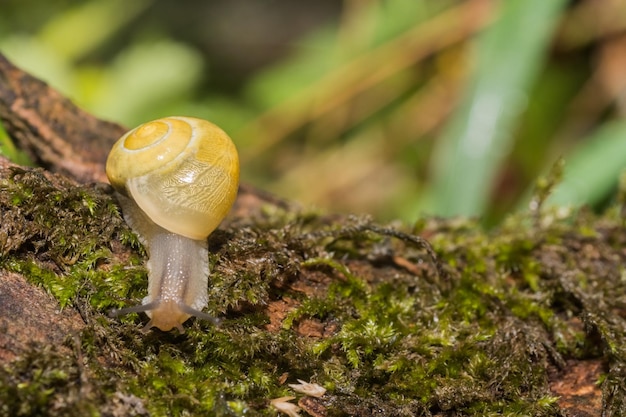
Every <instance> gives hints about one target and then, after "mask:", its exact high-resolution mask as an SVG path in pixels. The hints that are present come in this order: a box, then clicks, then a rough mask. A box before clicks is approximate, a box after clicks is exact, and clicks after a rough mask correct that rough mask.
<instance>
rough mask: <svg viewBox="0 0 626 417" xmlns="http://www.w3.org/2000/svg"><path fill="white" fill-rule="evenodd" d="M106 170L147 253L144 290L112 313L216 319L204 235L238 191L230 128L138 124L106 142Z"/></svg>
mask: <svg viewBox="0 0 626 417" xmlns="http://www.w3.org/2000/svg"><path fill="white" fill-rule="evenodd" d="M106 173H107V176H108V178H109V181H110V182H111V185H112V186H113V188H114V189H115V191H116V196H117V198H118V201H119V203H120V206H121V208H122V214H123V216H124V219H125V220H126V222H127V223H128V225H129V226H130V227H131V228H132V229H133V231H135V233H137V235H138V236H139V240H140V241H141V243H142V244H143V245H144V247H145V248H146V250H147V252H148V255H149V259H148V261H147V265H146V266H147V269H148V295H147V296H146V297H145V298H144V299H143V301H142V304H141V305H138V306H134V307H128V308H124V309H120V310H113V311H112V312H111V315H112V316H119V315H122V314H126V313H132V312H145V313H146V314H147V315H148V317H150V321H149V322H148V324H147V325H146V326H145V327H144V329H143V330H144V331H148V330H149V329H150V328H152V327H157V328H159V329H161V330H163V331H169V330H171V329H173V328H177V329H178V330H179V332H181V333H184V328H183V326H182V323H184V322H185V321H186V320H187V319H189V318H190V317H192V316H194V317H198V318H203V319H208V320H211V321H212V322H214V323H216V322H217V320H216V319H215V318H214V317H213V316H211V315H209V314H206V313H203V312H202V309H203V308H205V307H206V306H207V304H208V295H207V285H208V275H209V263H208V262H209V259H208V245H207V237H208V236H209V234H211V232H213V230H215V229H216V228H217V226H218V225H219V223H220V222H221V221H222V220H223V219H224V217H226V215H227V214H228V212H229V211H230V208H231V206H232V205H233V203H234V201H235V198H236V196H237V189H238V185H239V158H238V156H237V149H236V148H235V145H234V144H233V142H232V141H231V140H230V138H229V137H228V135H226V133H225V132H224V131H223V130H222V129H220V128H219V127H217V126H216V125H214V124H213V123H210V122H208V121H206V120H202V119H196V118H192V117H166V118H163V119H158V120H154V121H151V122H147V123H145V124H142V125H141V126H139V127H137V128H135V129H133V130H131V131H129V132H128V133H126V134H125V135H124V136H122V137H121V138H120V139H119V140H118V141H117V142H116V143H115V144H114V145H113V148H112V149H111V152H110V153H109V156H108V158H107V162H106Z"/></svg>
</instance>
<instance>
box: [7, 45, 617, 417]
mask: <svg viewBox="0 0 626 417" xmlns="http://www.w3.org/2000/svg"><path fill="white" fill-rule="evenodd" d="M0 119H1V120H2V123H3V125H4V127H5V129H6V130H7V131H8V133H9V134H10V135H11V137H12V138H13V139H14V140H15V141H16V142H17V143H18V145H19V146H20V147H21V148H22V149H24V150H26V151H27V152H28V153H29V154H30V156H31V157H32V158H33V159H34V160H35V161H38V162H40V163H41V164H42V166H43V167H44V168H45V170H44V169H32V168H23V167H18V166H15V165H13V164H11V163H10V162H9V161H6V160H5V159H3V158H0V210H1V211H0V215H1V221H2V223H1V224H0V329H1V333H0V365H2V367H0V369H1V372H0V415H11V416H15V415H36V414H41V415H88V414H94V415H98V414H100V415H111V416H116V415H149V414H152V415H190V414H191V415H206V414H215V415H243V414H246V415H275V413H276V410H275V408H276V409H277V408H280V407H281V405H280V402H279V404H278V405H277V406H272V405H270V404H272V403H271V402H270V400H271V399H273V398H274V399H275V398H277V397H282V396H286V395H287V396H293V397H297V399H296V400H294V401H290V400H285V401H283V402H282V403H291V404H293V406H295V404H296V403H297V404H299V406H300V408H301V411H300V413H301V414H302V415H307V414H308V415H312V416H326V415H328V416H331V415H356V416H373V415H390V416H395V415H407V416H408V415H424V416H428V415H436V416H458V415H476V416H479V415H487V414H490V415H495V414H500V413H501V414H507V415H520V416H521V415H540V416H562V415H569V416H600V415H605V416H617V415H625V414H626V411H625V408H624V406H625V405H624V390H625V388H624V387H625V384H624V381H625V380H626V371H625V369H626V349H624V347H623V346H624V336H625V335H626V320H625V319H624V318H625V317H626V283H625V282H624V279H623V274H624V269H623V267H622V265H623V263H624V258H626V252H625V250H624V249H623V248H624V244H626V236H625V233H624V224H623V220H622V217H621V212H622V207H621V206H619V205H617V206H615V207H613V208H612V209H611V210H609V211H608V212H607V213H606V214H604V215H603V216H602V217H596V216H594V215H591V214H590V213H587V212H585V211H580V212H573V213H572V214H570V215H569V216H567V217H565V218H562V219H558V218H556V217H554V216H553V214H554V213H545V214H542V213H531V214H528V215H526V216H519V217H513V218H511V219H510V221H508V222H507V224H508V225H507V224H505V225H503V226H502V227H501V228H500V229H499V230H498V231H497V232H496V233H486V232H485V231H483V230H481V229H480V227H479V226H478V225H477V224H475V223H473V222H471V221H465V220H461V219H451V220H446V221H443V220H438V219H424V220H423V221H422V222H420V224H418V225H416V226H415V227H414V228H412V229H411V230H408V231H405V232H401V231H398V230H396V229H394V228H389V227H384V226H381V225H377V224H375V223H373V222H372V221H370V220H369V219H364V218H355V217H352V216H331V215H323V214H320V213H311V212H306V211H302V210H299V209H297V208H296V207H295V206H294V205H291V204H288V203H286V202H282V201H280V200H277V199H275V198H273V197H271V196H268V195H265V194H263V193H262V192H259V191H257V190H254V189H252V188H250V187H243V189H242V192H241V193H240V197H239V200H238V203H237V206H236V209H235V210H234V211H233V214H232V215H231V217H230V218H229V219H228V221H227V222H225V224H224V225H223V226H222V227H221V229H220V230H218V231H217V232H216V233H214V235H212V236H211V237H210V238H209V244H210V247H211V250H212V255H211V263H212V270H213V276H212V284H211V287H210V288H209V289H208V291H209V296H210V298H211V300H212V301H211V303H210V305H209V309H210V310H211V312H212V313H215V314H218V315H220V316H221V317H223V324H222V326H221V327H220V328H213V327H212V326H210V325H208V324H207V323H202V322H200V321H191V322H190V323H191V324H189V323H188V324H186V325H185V326H186V327H187V329H188V330H187V333H185V334H184V335H177V334H175V333H161V332H158V331H152V332H150V333H148V334H142V333H140V332H139V331H138V330H137V329H138V327H137V326H138V322H145V317H137V316H133V317H127V318H122V319H111V318H109V317H107V312H108V311H109V310H110V309H111V308H116V307H120V306H123V305H125V304H126V300H127V299H133V300H135V302H137V301H138V300H139V299H140V298H141V297H142V295H143V294H142V291H144V292H145V270H144V269H143V268H142V267H141V264H142V260H143V252H142V251H141V250H140V249H138V248H139V245H138V243H137V241H136V239H135V238H134V236H133V235H132V233H131V231H130V230H128V228H127V227H126V225H125V224H124V223H123V221H122V220H121V218H120V216H119V212H118V210H117V206H116V203H115V200H114V198H113V196H112V194H111V190H110V187H109V186H108V185H106V184H105V181H106V180H105V177H104V174H103V173H104V170H103V164H104V160H105V159H106V152H107V150H108V148H109V147H110V144H111V143H113V141H114V140H116V139H117V138H118V137H119V136H120V135H121V133H123V130H124V129H123V128H122V127H120V126H118V125H115V124H111V123H108V122H103V121H100V120H98V119H96V118H94V117H93V116H91V115H89V114H87V113H85V112H83V111H81V110H80V109H78V108H76V107H75V106H74V105H73V104H72V103H71V102H70V101H68V100H67V99H65V98H64V97H62V96H61V95H60V94H59V93H58V92H56V91H54V90H53V89H51V88H50V87H48V86H47V85H45V84H44V83H42V82H41V81H39V80H37V79H35V78H33V77H31V76H29V75H28V74H25V73H23V72H21V71H20V70H19V69H17V68H15V67H14V66H12V65H11V64H10V63H9V62H8V61H7V60H6V59H5V58H3V57H0ZM85 183H91V184H85ZM296 379H302V380H305V381H306V382H317V383H319V384H321V385H323V386H324V387H325V388H326V389H327V391H326V393H325V394H324V395H322V396H321V397H315V396H312V395H308V394H306V393H305V394H302V393H299V391H298V389H296V388H292V387H291V386H290V385H289V384H294V383H296ZM598 381H602V382H601V383H600V384H598ZM285 407H287V408H289V407H290V406H285Z"/></svg>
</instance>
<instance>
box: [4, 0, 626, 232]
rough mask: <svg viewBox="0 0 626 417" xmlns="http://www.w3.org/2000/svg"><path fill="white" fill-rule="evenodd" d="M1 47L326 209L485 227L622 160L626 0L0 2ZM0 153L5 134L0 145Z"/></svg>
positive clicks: (568, 194)
mask: <svg viewBox="0 0 626 417" xmlns="http://www.w3.org/2000/svg"><path fill="white" fill-rule="evenodd" d="M0 9H1V12H0V51H2V52H3V53H4V54H6V55H7V56H8V57H9V59H11V60H12V61H13V62H14V63H15V64H17V65H18V66H20V67H22V68H23V69H25V70H27V71H29V72H31V73H33V74H34V75H36V76H38V77H40V78H42V79H44V80H45V81H47V82H48V83H50V84H51V85H52V86H54V87H56V88H57V89H59V90H60V91H61V92H63V93H64V94H66V95H68V96H69V97H70V98H72V99H73V100H74V101H75V102H76V103H77V104H79V105H80V106H82V107H84V108H86V109H87V110H89V111H91V112H92V113H94V114H95V115H97V116H99V117H101V118H105V119H109V120H113V121H116V122H119V123H122V124H124V125H126V126H129V127H134V126H136V125H138V124H140V123H142V122H144V121H147V120H151V119H154V118H158V117H161V116H165V115H174V114H180V115H192V116H198V117H202V118H206V119H209V120H211V121H213V122H215V123H217V124H218V125H220V126H221V127H223V128H224V129H225V130H226V131H227V132H228V133H229V134H230V135H231V137H232V138H233V139H234V141H235V142H236V144H237V145H238V148H239V150H240V154H241V159H242V169H243V172H242V180H243V181H245V182H247V183H251V184H253V185H256V186H258V187H261V188H263V189H266V190H269V191H272V192H274V193H276V194H278V195H279V196H282V197H285V198H288V199H291V200H295V201H299V202H302V203H303V204H305V205H314V206H319V207H323V208H325V209H329V210H332V211H341V212H354V213H371V214H373V215H374V216H375V217H376V218H378V219H381V220H387V219H394V218H400V219H403V220H405V221H409V222H412V221H415V220H416V219H418V218H419V216H421V215H424V214H431V215H442V216H449V215H468V216H479V217H480V218H482V219H483V220H484V222H485V223H487V224H494V223H497V222H498V221H499V220H500V219H502V217H503V216H504V215H506V213H509V212H511V211H514V210H518V209H520V208H524V207H527V206H528V204H529V202H528V198H529V195H530V190H531V189H532V187H533V185H534V183H535V181H536V179H537V178H538V177H540V176H541V175H543V174H545V173H546V172H547V171H548V170H549V169H550V167H551V166H553V164H555V162H556V161H558V160H559V158H561V157H562V158H563V159H564V161H565V168H564V174H563V182H562V183H560V185H559V186H558V188H557V190H556V192H555V193H554V194H553V196H552V197H551V199H550V200H549V201H550V202H551V203H553V204H559V205H580V204H590V205H593V206H594V207H601V206H602V205H603V204H606V202H608V201H610V200H611V198H612V196H613V195H614V190H615V187H616V185H617V182H618V178H619V176H620V173H621V172H622V170H623V169H624V167H625V166H626V122H625V121H624V117H623V115H624V99H625V97H626V95H625V93H626V36H625V35H626V0H604V1H598V0H580V1H569V2H568V1H565V0H550V1H546V0H506V1H504V0H502V1H495V0H493V1H489V0H467V1H454V0H388V1H385V0H378V1H376V0H344V1H340V0H335V1H332V0H317V1H315V2H296V1H293V0H254V1H253V0H214V1H206V0H205V1H201V0H187V1H184V2H173V1H166V0H132V1H128V0H88V1H78V0H0ZM0 149H1V151H2V152H3V153H5V154H9V155H13V151H12V149H11V146H10V143H9V142H8V141H7V138H6V137H5V138H4V140H3V142H2V145H1V147H0Z"/></svg>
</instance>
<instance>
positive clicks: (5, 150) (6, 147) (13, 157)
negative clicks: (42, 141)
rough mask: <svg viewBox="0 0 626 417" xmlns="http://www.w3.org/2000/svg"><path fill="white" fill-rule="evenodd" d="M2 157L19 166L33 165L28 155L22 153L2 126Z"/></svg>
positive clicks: (0, 141)
mask: <svg viewBox="0 0 626 417" xmlns="http://www.w3.org/2000/svg"><path fill="white" fill-rule="evenodd" d="M0 155H2V156H4V157H5V158H7V159H8V160H9V161H11V162H14V163H16V164H18V165H33V162H32V161H31V160H30V158H29V157H28V155H26V154H25V153H24V152H22V151H20V150H19V149H17V148H16V147H15V145H14V144H13V141H12V140H11V138H10V137H9V135H7V133H6V131H5V130H4V128H3V127H2V125H1V124H0Z"/></svg>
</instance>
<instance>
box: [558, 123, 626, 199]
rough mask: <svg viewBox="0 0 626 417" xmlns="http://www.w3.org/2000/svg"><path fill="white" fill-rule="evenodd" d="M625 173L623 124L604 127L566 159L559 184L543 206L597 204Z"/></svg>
mask: <svg viewBox="0 0 626 417" xmlns="http://www.w3.org/2000/svg"><path fill="white" fill-rule="evenodd" d="M624 169H626V121H623V120H622V121H616V122H612V123H609V124H606V125H604V126H603V127H602V128H601V129H600V130H598V131H597V132H595V133H594V134H593V135H592V136H591V137H589V138H586V139H585V140H584V141H582V142H581V143H580V146H578V147H577V148H576V149H575V151H574V152H572V154H571V155H569V156H568V157H567V158H566V162H565V169H564V173H563V181H562V182H561V183H560V184H558V185H557V187H556V189H555V190H554V192H553V193H552V195H551V196H550V197H549V198H548V199H547V201H546V204H547V205H552V206H580V205H583V204H590V205H593V204H596V203H599V202H601V200H602V199H604V198H605V197H606V196H607V195H609V193H610V192H611V190H612V189H614V188H615V186H616V185H617V183H618V179H619V176H620V174H621V172H622V171H623V170H624Z"/></svg>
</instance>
